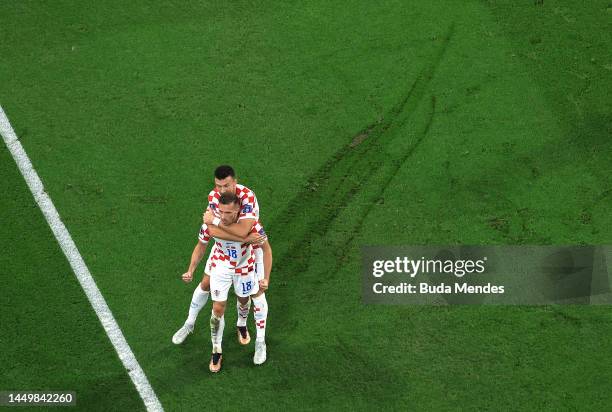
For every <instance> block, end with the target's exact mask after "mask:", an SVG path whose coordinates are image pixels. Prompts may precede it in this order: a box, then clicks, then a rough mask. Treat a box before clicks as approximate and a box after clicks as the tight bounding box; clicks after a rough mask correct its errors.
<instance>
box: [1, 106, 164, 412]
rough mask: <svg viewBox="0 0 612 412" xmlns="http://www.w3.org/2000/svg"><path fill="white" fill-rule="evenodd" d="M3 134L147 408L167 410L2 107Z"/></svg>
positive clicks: (150, 409)
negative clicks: (126, 338) (164, 408)
mask: <svg viewBox="0 0 612 412" xmlns="http://www.w3.org/2000/svg"><path fill="white" fill-rule="evenodd" d="M0 134H2V138H3V139H4V143H5V144H6V146H7V147H8V149H9V151H10V152H11V154H12V155H13V159H15V162H16V163H17V166H18V167H19V170H20V171H21V174H22V175H23V178H24V179H25V181H26V183H27V184H28V187H29V188H30V191H31V192H32V195H33V196H34V200H36V203H38V206H39V207H40V210H41V211H42V212H43V214H44V215H45V219H47V223H49V226H50V227H51V230H52V231H53V235H55V238H56V239H57V241H58V243H59V244H60V247H61V248H62V251H63V252H64V255H66V258H67V259H68V262H69V263H70V266H71V267H72V270H73V271H74V274H75V275H76V277H77V279H78V281H79V283H80V284H81V287H82V288H83V290H84V291H85V294H86V295H87V299H89V302H90V303H91V306H92V307H93V309H94V310H95V311H96V315H98V319H100V322H101V323H102V326H103V327H104V330H105V331H106V334H107V335H108V337H109V339H110V341H111V343H112V344H113V346H114V347H115V350H116V351H117V355H119V359H121V362H122V363H123V366H124V367H125V369H126V370H127V371H128V375H129V376H130V378H131V379H132V382H134V386H136V389H137V390H138V393H139V394H140V397H141V398H142V400H143V402H144V404H145V407H146V408H147V410H148V411H163V407H162V405H161V403H160V402H159V399H157V395H155V392H154V391H153V388H152V387H151V384H150V383H149V380H148V379H147V377H146V375H145V374H144V371H143V370H142V368H141V367H140V364H139V363H138V361H137V360H136V357H135V356H134V353H133V352H132V350H131V349H130V345H128V343H127V341H126V340H125V337H124V336H123V332H121V329H120V328H119V325H117V321H116V320H115V318H114V316H113V314H112V312H111V310H110V309H109V307H108V305H107V304H106V301H105V300H104V297H103V296H102V294H101V293H100V289H98V286H97V285H96V282H95V281H94V279H93V277H92V276H91V273H90V272H89V269H88V268H87V265H85V261H84V260H83V257H82V256H81V254H80V253H79V250H78V249H77V247H76V245H75V243H74V241H73V240H72V237H71V236H70V233H68V230H67V229H66V226H65V225H64V223H63V222H62V220H61V219H60V216H59V213H58V212H57V209H55V206H54V205H53V202H52V201H51V198H50V197H49V195H48V194H47V192H46V191H45V188H44V186H43V183H42V181H41V180H40V177H38V173H36V170H34V167H33V166H32V162H30V159H29V158H28V155H27V153H26V152H25V150H24V149H23V146H22V145H21V142H19V139H18V138H17V135H16V134H15V131H14V130H13V128H12V127H11V124H10V123H9V120H8V118H7V117H6V114H5V113H4V110H3V109H2V107H1V106H0Z"/></svg>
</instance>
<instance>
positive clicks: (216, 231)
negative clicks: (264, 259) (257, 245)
mask: <svg viewBox="0 0 612 412" xmlns="http://www.w3.org/2000/svg"><path fill="white" fill-rule="evenodd" d="M208 232H209V233H210V235H211V236H212V237H216V238H217V239H224V240H232V241H234V242H240V243H246V242H247V239H248V238H247V237H239V236H234V235H232V234H230V233H227V232H226V231H225V230H223V228H221V227H217V226H212V225H211V226H209V228H208Z"/></svg>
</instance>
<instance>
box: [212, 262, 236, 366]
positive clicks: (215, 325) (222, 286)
mask: <svg viewBox="0 0 612 412" xmlns="http://www.w3.org/2000/svg"><path fill="white" fill-rule="evenodd" d="M231 284H232V275H229V274H227V273H223V271H221V270H218V271H215V272H213V273H211V277H210V289H211V290H212V291H214V292H213V293H212V300H213V309H212V313H211V315H210V340H211V343H212V355H211V358H210V364H209V365H208V368H209V369H210V371H211V372H219V370H221V362H222V360H223V359H222V353H223V347H222V343H223V329H224V328H225V317H224V314H225V306H226V302H227V294H228V292H229V288H230V286H231Z"/></svg>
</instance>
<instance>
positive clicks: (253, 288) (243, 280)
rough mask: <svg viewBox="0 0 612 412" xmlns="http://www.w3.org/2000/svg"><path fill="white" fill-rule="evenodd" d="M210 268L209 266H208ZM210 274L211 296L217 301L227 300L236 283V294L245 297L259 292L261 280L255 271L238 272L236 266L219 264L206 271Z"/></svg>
mask: <svg viewBox="0 0 612 412" xmlns="http://www.w3.org/2000/svg"><path fill="white" fill-rule="evenodd" d="M207 269H208V267H207ZM206 273H208V274H209V275H210V297H211V298H212V300H213V301H215V302H225V301H226V300H227V295H228V293H229V289H230V286H232V285H234V293H236V296H239V297H241V298H245V297H247V296H250V295H254V294H256V293H257V292H259V281H258V280H257V279H256V275H255V272H249V273H248V274H242V275H241V274H237V273H235V269H234V268H227V267H224V266H221V265H219V264H217V266H215V267H214V268H211V269H209V270H207V271H206Z"/></svg>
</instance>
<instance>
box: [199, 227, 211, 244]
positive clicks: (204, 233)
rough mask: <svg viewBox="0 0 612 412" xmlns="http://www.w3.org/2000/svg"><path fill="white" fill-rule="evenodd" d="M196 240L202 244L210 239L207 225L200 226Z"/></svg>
mask: <svg viewBox="0 0 612 412" xmlns="http://www.w3.org/2000/svg"><path fill="white" fill-rule="evenodd" d="M198 240H199V241H200V242H202V243H204V244H206V243H208V242H209V241H210V233H209V232H208V226H206V225H205V224H204V225H202V227H200V232H199V233H198Z"/></svg>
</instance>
